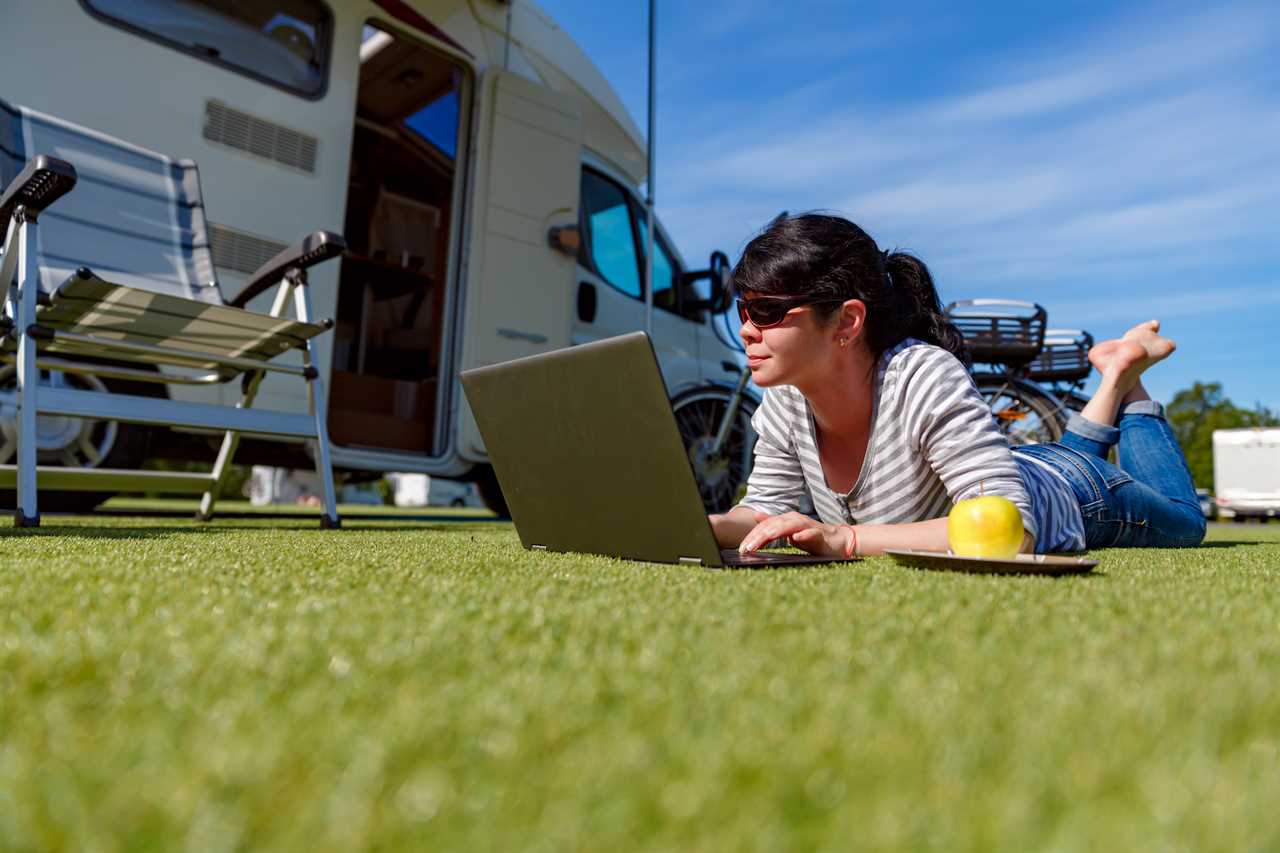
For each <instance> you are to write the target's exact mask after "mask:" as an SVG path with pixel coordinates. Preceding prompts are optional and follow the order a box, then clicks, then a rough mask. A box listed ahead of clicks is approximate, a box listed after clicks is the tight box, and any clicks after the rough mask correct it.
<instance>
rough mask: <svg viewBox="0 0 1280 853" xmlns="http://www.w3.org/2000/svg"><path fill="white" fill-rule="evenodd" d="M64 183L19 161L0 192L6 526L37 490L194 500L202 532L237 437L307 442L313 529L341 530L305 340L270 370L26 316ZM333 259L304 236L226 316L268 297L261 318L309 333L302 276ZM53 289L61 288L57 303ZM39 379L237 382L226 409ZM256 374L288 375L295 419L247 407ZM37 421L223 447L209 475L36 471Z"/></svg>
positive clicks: (51, 163) (321, 401) (64, 174)
mask: <svg viewBox="0 0 1280 853" xmlns="http://www.w3.org/2000/svg"><path fill="white" fill-rule="evenodd" d="M75 183H76V172H75V169H74V167H72V166H71V164H69V163H67V162H65V161H61V160H57V159H55V158H52V157H46V156H39V157H36V158H33V159H32V160H30V161H28V163H27V166H26V168H24V169H23V170H22V172H21V173H20V174H19V175H18V176H17V177H16V178H15V179H14V180H13V181H12V182H11V183H10V185H9V186H8V187H7V188H6V189H5V190H4V193H3V196H0V222H5V223H7V229H6V233H5V238H4V247H3V255H0V283H3V285H4V286H5V296H6V298H5V304H4V318H3V321H0V323H3V325H4V326H7V329H5V330H3V331H7V334H8V335H9V337H10V338H12V339H13V340H14V341H15V342H16V353H15V355H14V356H13V357H12V358H10V359H9V360H10V361H16V363H17V392H16V395H8V394H6V395H5V396H7V397H13V396H16V398H17V399H16V402H17V407H18V442H17V444H18V449H17V457H18V459H17V465H16V466H15V465H0V488H5V487H14V486H16V488H17V511H16V514H15V518H14V524H15V526H17V527H38V526H39V524H40V514H39V507H38V503H37V483H40V484H43V485H44V486H45V487H46V488H56V489H66V490H80V491H99V490H104V491H110V490H116V489H131V488H132V489H143V490H148V491H152V490H154V491H165V492H181V493H188V494H200V495H202V497H201V501H200V508H199V510H198V511H197V513H196V517H197V518H198V519H200V520H202V521H208V520H209V519H210V518H212V516H213V511H214V505H215V503H216V501H217V496H218V492H219V489H220V488H221V486H222V484H223V482H224V481H225V479H226V476H227V474H228V472H229V470H230V465H231V460H232V458H233V457H234V455H235V452H236V448H237V446H238V445H239V442H240V437H241V435H242V434H243V433H246V432H248V433H254V434H265V435H272V436H281V437H290V438H302V439H305V440H310V441H314V443H315V451H314V453H313V458H314V460H315V466H316V472H317V474H318V475H319V477H320V480H321V484H322V489H323V492H324V495H323V500H324V510H323V515H322V516H321V519H320V522H321V527H322V528H326V529H334V528H338V527H339V526H340V524H341V522H340V520H339V518H338V510H337V501H336V497H335V489H334V480H333V468H332V464H331V462H330V453H329V434H328V428H327V425H326V412H327V411H328V407H327V400H326V397H325V388H324V383H323V381H322V380H321V378H320V373H319V371H318V370H317V369H316V368H315V366H314V364H315V352H314V348H313V340H312V337H308V338H306V339H305V342H304V343H303V344H301V345H299V346H298V348H299V349H300V350H301V352H302V366H301V367H299V366H297V365H295V364H277V363H273V361H272V360H271V359H272V357H267V358H265V359H263V360H259V359H256V358H251V357H245V356H243V355H241V356H235V355H230V354H211V353H208V352H206V351H198V350H184V349H182V348H181V347H179V346H171V345H166V346H160V345H151V344H146V343H138V342H130V341H122V340H115V339H112V338H108V337H101V336H95V335H92V334H80V333H75V332H68V331H63V330H57V329H53V328H49V327H45V326H41V325H40V322H39V321H40V315H39V313H38V305H39V304H40V303H41V302H42V301H43V299H44V298H43V294H41V293H40V279H39V270H38V268H37V264H36V255H35V247H36V238H37V228H38V223H39V218H40V214H41V213H42V212H43V211H44V210H45V209H46V208H48V207H49V205H51V204H53V203H54V202H55V201H57V199H58V198H60V197H61V196H63V195H65V194H66V193H68V192H70V191H71V190H72V189H73V188H74V187H75ZM345 248H346V246H345V243H344V242H343V240H342V238H341V237H340V236H338V235H336V234H333V233H330V232H325V231H317V232H314V233H312V234H310V235H308V236H307V237H305V238H303V239H302V240H300V241H299V242H298V243H296V244H295V245H293V246H291V247H289V248H288V249H285V250H284V251H282V252H281V253H280V254H278V255H277V256H276V257H274V258H272V259H271V260H269V261H267V263H266V264H264V265H263V266H262V268H261V269H259V270H258V272H256V273H254V275H253V276H251V277H250V280H249V281H248V282H247V283H246V285H245V287H244V288H243V290H242V291H241V292H240V293H239V294H238V295H237V296H236V297H235V298H233V299H231V300H229V301H227V302H226V303H225V305H226V306H227V308H230V309H239V310H244V306H245V304H247V303H248V301H249V300H250V299H252V298H254V297H255V296H257V295H259V294H261V293H263V292H265V291H267V290H269V289H270V288H271V287H273V286H274V287H276V292H275V298H274V301H273V303H272V307H271V310H270V312H269V315H268V316H270V317H273V318H281V319H286V318H287V312H288V310H289V306H290V303H292V306H293V312H294V315H295V316H296V319H297V321H298V322H300V323H305V324H311V325H312V326H314V325H315V323H314V321H313V320H312V319H311V318H312V316H313V311H312V305H311V294H310V289H309V287H308V286H307V270H308V268H310V267H311V266H314V265H316V264H318V263H322V262H324V261H327V260H329V259H330V258H334V257H337V256H339V255H341V254H342V252H343V251H344V250H345ZM15 274H16V281H15ZM77 277H78V278H80V279H82V280H83V279H92V278H94V277H95V276H94V274H93V273H92V272H90V271H89V270H88V269H85V268H81V269H79V270H78V271H77V272H76V273H75V275H74V276H73V278H72V281H74V279H75V278H77ZM68 283H69V284H70V283H71V282H70V281H69V282H68ZM64 287H65V285H64ZM115 287H123V286H121V285H115ZM61 290H62V288H60V289H59V292H61ZM58 295H59V294H58V293H55V294H54V295H53V300H55V301H56V300H57V298H58ZM169 298H172V299H179V298H178V297H169ZM180 301H181V302H183V303H185V302H192V303H194V304H197V305H199V306H201V307H207V303H197V302H196V301H195V300H185V299H181V300H180ZM223 310H226V309H223ZM246 313H248V312H246ZM257 316H259V317H260V316H262V315H257ZM320 325H323V326H325V330H328V329H331V328H332V326H333V324H332V321H324V323H322V324H320ZM54 344H57V345H58V346H59V348H60V349H63V350H67V351H69V352H71V353H72V354H73V357H72V358H70V359H68V358H56V357H49V356H48V355H44V354H42V353H41V352H40V350H41V349H42V348H43V347H48V346H51V345H54ZM77 353H85V354H87V353H92V354H94V355H95V356H99V355H100V354H101V353H108V354H109V355H110V357H111V358H112V359H113V360H116V361H120V362H126V363H129V362H134V363H138V364H142V365H145V367H144V368H142V369H139V368H133V367H128V366H121V365H105V364H98V363H96V362H82V361H77V360H75V359H74V354H77ZM156 365H167V366H173V367H179V368H188V369H196V370H201V369H204V370H207V371H210V372H207V373H203V374H200V375H195V376H192V375H189V374H173V373H168V374H166V373H162V372H160V371H159V370H154V369H146V368H151V367H154V366H156ZM41 370H55V371H61V372H66V373H77V374H88V375H96V376H102V377H107V378H118V379H129V380H133V381H145V382H156V383H165V384H168V383H172V384H213V383H220V382H227V381H230V380H231V379H234V378H237V377H239V378H240V379H241V394H240V400H239V402H238V403H237V404H236V406H235V407H234V408H233V407H230V406H222V405H215V404H205V403H189V402H181V401H175V400H170V399H167V398H155V397H143V396H136V395H129V394H115V393H102V392H98V391H85V390H74V389H66V388H55V387H43V388H42V387H40V382H39V374H40V371H41ZM268 372H274V373H282V374H287V375H292V376H298V377H300V378H301V379H303V380H304V381H305V382H306V385H307V406H308V413H307V414H305V415H304V414H298V413H291V412H279V411H269V410H262V409H254V408H252V407H253V402H254V399H255V397H256V396H257V392H258V386H259V385H260V384H261V382H262V379H263V377H264V376H265V374H266V373H268ZM38 414H48V415H63V416H68V417H76V418H96V419H104V420H114V421H122V422H126V423H138V424H148V425H154V426H185V427H196V428H205V429H213V430H222V431H223V437H222V443H221V446H220V447H219V449H218V453H217V457H216V459H215V461H214V465H213V470H212V471H211V472H210V473H208V474H203V473H189V472H169V471H134V470H127V469H101V468H70V467H59V466H41V465H37V452H36V451H37V447H36V434H37V433H36V416H37V415H38Z"/></svg>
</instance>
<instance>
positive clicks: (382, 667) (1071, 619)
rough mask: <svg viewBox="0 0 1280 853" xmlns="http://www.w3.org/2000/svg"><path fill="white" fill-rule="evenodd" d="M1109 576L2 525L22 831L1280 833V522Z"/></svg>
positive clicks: (1125, 558)
mask: <svg viewBox="0 0 1280 853" xmlns="http://www.w3.org/2000/svg"><path fill="white" fill-rule="evenodd" d="M1209 546H1210V547H1205V548H1201V549H1198V550H1195V551H1182V552H1175V551H1100V552H1094V554H1095V556H1098V557H1099V558H1100V559H1101V560H1102V565H1101V567H1100V571H1099V572H1098V573H1097V574H1096V575H1094V576H1092V577H1079V578H1063V579H1057V580H1054V579H1047V578H999V577H990V576H970V575H955V574H937V573H927V572H920V571H915V570H911V569H904V568H900V567H898V566H896V565H895V564H893V563H892V562H890V561H889V560H886V559H883V558H876V559H868V560H865V561H863V562H860V563H856V564H850V565H846V566H839V567H834V568H810V569H790V570H777V571H757V572H714V571H707V570H703V569H696V568H688V567H673V566H657V565H648V564H631V563H622V562H619V561H615V560H609V559H601V558H593V557H585V556H575V555H557V554H550V555H545V554H544V555H537V554H533V553H529V552H525V551H523V550H521V549H520V548H519V543H518V540H517V538H516V536H515V534H514V532H513V530H512V529H511V527H510V526H509V525H507V524H502V523H497V522H485V521H474V520H473V521H469V522H467V523H465V524H463V523H454V522H442V521H432V520H423V521H415V522H378V521H363V522H362V521H359V520H357V519H354V518H351V517H349V519H348V522H347V527H346V529H344V530H343V531H341V532H338V533H336V534H335V533H325V532H322V531H319V530H317V529H313V528H312V526H311V523H310V522H302V521H293V520H289V519H285V520H279V519H276V520H258V519H252V518H250V519H237V520H228V521H223V522H215V523H214V524H213V525H211V526H208V527H199V526H196V525H194V524H192V523H189V522H186V521H183V520H178V519H155V518H143V517H138V518H107V519H103V518H83V519H69V518H64V519H58V518H52V517H49V518H46V521H45V527H43V528H41V529H40V531H38V532H36V533H29V532H19V531H13V530H10V529H8V528H3V529H0V548H2V549H3V558H2V559H0V596H2V597H3V602H4V608H3V610H0V847H3V848H4V849H7V850H50V849H81V850H96V851H113V850H126V849H130V850H132V849H183V848H185V849H190V850H200V851H218V850H241V849H246V850H249V849H251V850H260V849H283V850H306V851H308V853H315V851H324V850H339V849H342V850H347V849H352V848H379V849H399V848H416V849H430V850H557V851H559V850H602V849H603V850H608V849H626V850H633V849H640V850H663V849H670V850H677V849H678V850H794V849H832V850H835V849H840V850H847V849H864V850H877V849H904V848H906V849H912V850H948V851H953V850H960V851H964V850H1017V851H1021V850H1029V849H1040V850H1063V851H1066V850H1081V851H1083V850H1095V849H1111V850H1131V849H1153V850H1250V849H1253V850H1268V849H1276V848H1277V847H1280V823H1277V821H1276V820H1275V814H1274V812H1275V806H1274V804H1275V803H1276V802H1280V681H1278V679H1277V672H1280V606H1278V605H1280V583H1278V581H1280V526H1278V525H1270V526H1221V527H1215V528H1214V529H1212V530H1211V533H1210V540H1209Z"/></svg>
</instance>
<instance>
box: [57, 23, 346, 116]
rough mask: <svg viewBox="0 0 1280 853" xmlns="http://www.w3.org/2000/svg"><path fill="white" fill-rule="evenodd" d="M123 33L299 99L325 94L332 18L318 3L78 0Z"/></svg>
mask: <svg viewBox="0 0 1280 853" xmlns="http://www.w3.org/2000/svg"><path fill="white" fill-rule="evenodd" d="M82 2H83V3H84V4H85V5H86V6H87V7H88V8H89V9H90V10H92V11H93V12H96V13H97V14H98V15H99V17H102V18H105V19H106V20H108V21H110V22H111V23H114V24H117V25H121V26H124V27H125V28H126V29H130V30H133V31H134V32H137V33H140V34H142V35H146V36H149V37H151V38H154V39H157V40H158V41H162V42H164V43H166V44H168V45H170V46H172V47H176V48H179V49H181V50H185V51H187V52H189V53H193V54H195V55H196V56H199V57H201V58H203V59H207V60H210V61H212V62H216V63H218V64H219V65H226V66H229V67H231V68H234V69H236V70H239V71H243V72H248V73H249V74H250V75H252V76H254V77H258V78H259V79H263V80H266V81H268V82H271V83H275V84H277V85H280V86H283V87H285V88H287V89H291V90H293V91H296V92H299V93H301V94H304V95H319V94H320V93H321V92H322V91H323V89H324V77H325V66H326V64H327V62H328V56H327V55H326V54H327V52H328V41H329V29H330V26H331V22H332V16H331V15H330V14H329V10H328V8H327V7H326V6H325V5H324V4H323V3H321V2H320V0H270V2H262V0H82Z"/></svg>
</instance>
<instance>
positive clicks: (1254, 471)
mask: <svg viewBox="0 0 1280 853" xmlns="http://www.w3.org/2000/svg"><path fill="white" fill-rule="evenodd" d="M1213 491H1214V502H1215V503H1216V504H1217V507H1218V515H1219V517H1221V518H1233V517H1234V518H1247V517H1250V516H1253V517H1258V518H1269V517H1272V516H1275V515H1280V427H1277V428H1264V427H1256V428H1252V429H1216V430H1214V431H1213Z"/></svg>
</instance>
